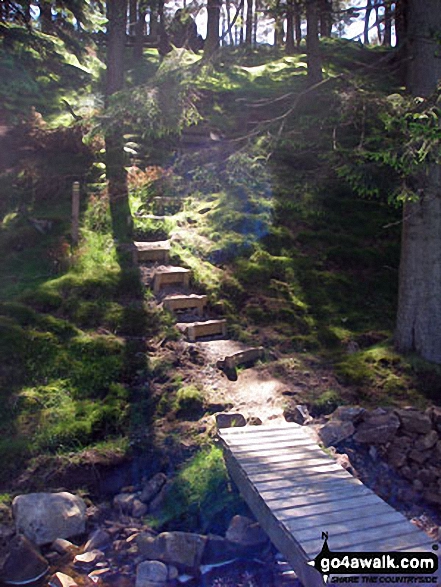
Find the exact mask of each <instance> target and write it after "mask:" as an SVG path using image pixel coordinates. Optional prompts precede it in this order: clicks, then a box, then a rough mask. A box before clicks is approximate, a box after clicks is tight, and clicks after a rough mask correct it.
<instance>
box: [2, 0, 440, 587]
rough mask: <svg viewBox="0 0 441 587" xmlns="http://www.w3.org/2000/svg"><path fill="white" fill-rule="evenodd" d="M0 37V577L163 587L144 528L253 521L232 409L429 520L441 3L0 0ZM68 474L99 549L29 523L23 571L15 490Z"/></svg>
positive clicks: (436, 458) (436, 358) (230, 580)
mask: <svg viewBox="0 0 441 587" xmlns="http://www.w3.org/2000/svg"><path fill="white" fill-rule="evenodd" d="M0 45H1V53H0V79H1V81H2V83H1V84H0V96H1V101H0V250H1V252H2V254H1V256H0V284H1V285H0V397H1V399H2V410H1V413H0V431H1V436H0V462H1V467H0V568H1V567H2V565H3V572H2V573H1V574H0V581H1V580H2V578H3V580H4V582H5V583H6V584H26V583H28V582H29V580H30V578H31V579H32V580H33V579H35V578H36V577H37V575H38V572H37V570H35V569H38V568H39V567H38V564H40V565H43V566H42V567H41V569H42V568H43V567H44V568H45V571H44V572H41V569H40V575H39V578H41V577H42V576H44V577H46V578H45V579H44V580H46V583H42V584H44V585H47V584H48V583H47V575H46V568H49V567H50V569H51V571H50V572H51V573H55V571H57V572H61V570H63V569H64V571H65V572H66V573H67V574H68V575H69V576H72V577H74V578H75V581H76V583H75V584H78V585H80V586H85V587H87V586H88V585H93V584H95V583H96V582H97V581H100V583H99V584H102V585H104V586H105V587H109V586H110V585H118V586H120V585H121V586H123V587H126V586H127V587H129V586H131V585H135V581H136V586H137V587H148V586H149V585H158V586H159V585H174V584H176V583H173V581H176V580H178V578H177V575H176V576H173V577H172V576H171V571H170V568H171V567H170V564H171V563H172V562H173V564H175V561H170V560H168V559H167V557H165V558H160V557H159V559H158V560H161V561H163V563H165V564H168V565H169V567H168V571H167V570H166V571H164V572H165V575H164V577H163V578H162V579H161V580H159V579H157V580H156V579H155V580H154V581H153V582H150V583H149V580H150V579H143V578H142V577H141V574H142V572H145V571H142V572H141V571H140V570H139V567H141V566H142V564H143V563H140V562H139V561H140V560H142V557H141V558H140V556H141V555H140V553H141V554H142V555H143V556H144V559H145V558H147V559H148V558H149V557H148V556H147V554H146V552H149V550H148V549H149V548H150V547H149V544H150V543H149V542H148V541H149V540H153V538H152V536H156V538H155V540H159V538H160V537H161V536H163V534H161V533H164V535H165V533H169V534H172V533H173V532H176V533H179V532H185V533H189V534H188V535H191V536H194V535H196V534H195V533H197V535H198V536H199V535H200V536H202V535H204V537H205V536H210V535H211V534H213V535H216V536H217V535H219V536H221V535H222V536H224V534H225V532H226V533H227V534H226V535H227V537H228V536H231V535H232V534H234V531H236V530H235V529H234V528H233V530H232V526H231V524H233V522H231V519H232V518H233V521H234V519H235V518H234V517H233V516H243V518H241V519H252V518H253V514H252V513H251V512H250V511H249V510H248V506H247V505H246V503H245V501H244V499H243V497H241V495H240V494H239V491H238V488H237V487H236V486H235V484H234V483H233V482H232V481H231V478H230V477H229V475H228V471H227V468H226V465H225V462H224V458H223V453H222V449H221V445H220V443H219V440H218V438H217V429H216V424H217V425H218V426H219V427H222V426H223V425H222V426H221V425H220V422H227V421H228V424H226V425H228V426H233V427H234V426H238V425H239V426H242V425H244V424H245V423H246V424H247V425H253V424H254V425H256V424H257V425H259V424H260V425H262V424H264V425H268V424H269V425H275V424H277V423H280V422H282V421H283V422H286V421H287V422H295V423H297V424H301V425H303V426H307V427H308V428H311V429H314V430H315V431H316V433H317V434H318V438H319V441H320V444H321V446H322V447H324V448H325V451H328V452H329V453H330V454H331V453H332V454H333V455H334V457H338V458H340V457H342V456H344V458H346V459H349V461H348V462H350V464H349V465H348V467H349V470H351V471H352V470H355V471H356V476H357V477H358V478H359V479H361V480H362V481H363V483H365V484H366V485H367V486H369V487H370V488H372V489H373V490H374V491H375V492H376V493H377V494H378V495H380V496H381V497H382V499H384V500H385V501H387V502H388V503H391V504H392V505H393V507H396V508H397V509H399V510H400V511H401V512H403V513H404V515H406V516H407V517H408V518H412V519H413V518H418V520H420V523H419V525H420V526H421V525H422V526H423V527H424V529H425V530H426V531H429V535H430V531H431V532H432V535H433V536H434V537H435V534H436V531H437V529H438V525H440V524H441V511H440V508H441V497H440V491H439V490H440V487H441V404H440V397H441V171H440V170H441V167H440V164H441V160H440V157H441V151H440V144H441V122H440V121H441V95H440V92H441V85H440V80H441V59H440V52H441V0H396V1H393V0H225V2H222V0H206V2H204V1H203V0H182V2H181V1H180V0H173V1H168V2H167V1H165V0H108V1H107V2H105V1H101V0H36V1H32V0H23V1H15V0H3V1H2V2H1V5H0ZM349 414H350V415H349ZM409 414H411V415H412V419H411V423H410V424H409V421H410V420H409V416H408V415H409ZM242 420H243V423H242ZM349 420H350V421H351V424H350V427H349V424H348V421H349ZM238 422H240V423H238ZM348 427H349V428H350V430H349V428H348ZM340 460H341V459H340ZM339 462H340V461H339ZM346 468H347V467H346ZM385 471H386V474H385ZM63 490H64V491H65V492H73V493H75V494H77V495H80V496H81V499H84V500H85V503H86V504H87V506H88V508H89V509H88V511H89V510H91V508H92V507H93V508H95V509H96V510H97V511H98V510H99V511H98V513H97V514H96V515H95V514H90V515H89V514H88V515H89V521H88V524H89V525H88V526H87V528H88V530H87V532H88V533H89V538H90V536H91V528H92V527H93V528H94V531H95V532H98V529H100V531H103V530H102V529H103V528H104V525H105V523H107V522H108V521H109V519H112V520H113V524H114V526H112V527H113V528H117V530H115V534H114V535H112V536H113V537H114V543H113V544H114V549H113V550H112V549H110V550H109V551H105V552H112V555H111V556H110V555H109V557H108V561H107V562H108V567H109V569H108V570H109V572H108V574H107V575H106V574H105V573H103V574H102V577H103V578H100V577H101V575H100V574H99V573H98V571H99V570H100V569H101V570H102V569H103V568H107V567H105V565H104V563H103V562H102V559H100V561H101V562H100V561H98V563H99V564H101V567H100V566H99V564H98V566H95V567H94V566H93V564H91V565H90V566H89V567H88V566H87V564H86V563H81V561H80V562H79V563H78V564H77V566H76V567H75V569H74V566H75V565H74V566H72V565H73V563H72V560H71V559H69V561H68V562H66V560H67V559H66V556H67V551H66V552H64V554H63V555H59V556H60V557H61V558H60V559H58V558H57V556H58V555H56V554H54V552H53V551H49V550H48V548H49V547H48V546H44V543H43V542H41V543H40V544H42V545H43V550H42V552H43V555H44V556H45V557H46V559H44V560H45V561H46V562H45V563H42V562H41V561H40V562H39V563H36V566H35V565H34V566H33V567H32V570H31V571H27V570H23V569H20V570H19V571H18V575H17V576H18V579H17V578H16V574H15V573H17V561H16V562H15V563H11V562H8V561H10V560H11V557H12V554H11V553H12V550H11V547H10V542H11V539H12V538H11V537H12V536H13V535H14V532H15V530H14V531H13V530H12V529H11V528H12V525H13V523H12V520H13V517H12V516H13V515H14V516H15V517H16V516H17V513H16V509H17V508H16V506H15V505H14V506H12V507H11V504H12V503H14V504H15V503H16V501H15V500H16V499H18V498H17V496H20V497H22V496H21V494H28V493H30V494H33V493H35V494H37V493H41V494H43V492H49V493H53V492H57V491H63ZM147 494H148V497H146V495H147ZM127 496H130V497H127ZM142 496H144V498H145V500H144V501H143V499H144V498H143V497H142ZM112 500H113V501H112ZM104 503H105V504H107V505H106V506H104V505H102V504H104ZM96 504H99V506H97V505H96ZM109 504H110V505H109ZM17 507H18V506H17ZM100 508H101V509H100ZM106 508H107V509H106ZM112 508H113V509H112ZM116 511H117V512H118V516H119V517H118V516H117V514H116V513H115V512H116ZM11 512H12V513H11ZM109 512H111V513H109ZM94 515H95V517H94ZM112 516H113V517H112ZM124 516H125V517H124ZM104 520H105V521H104ZM127 520H129V521H127ZM421 520H425V521H424V523H423V522H421ZM118 524H119V525H118ZM229 524H230V525H229ZM108 525H110V522H109V524H108ZM127 528H132V529H133V528H135V530H136V533H135V530H133V532H132V533H130V532H128V533H127V532H126V531H127ZM107 530H108V528H106V531H107ZM248 530H249V529H248ZM109 532H110V530H109ZM117 532H120V534H117ZM124 532H126V534H124ZM149 532H150V534H149ZM158 533H159V534H158ZM229 533H230V534H229ZM434 533H435V534H434ZM135 534H136V536H137V537H136V540H135ZM73 535H81V536H82V539H83V542H82V543H81V539H77V542H76V546H75V545H74V546H75V548H76V547H78V548H79V547H80V543H81V544H83V543H84V542H86V539H85V530H84V528H83V530H82V532H79V531H77V532H76V533H75V532H74V533H73ZM138 535H139V536H141V538H139V536H138ZM147 535H148V537H147ZM130 536H132V538H130ZM437 536H438V534H436V539H438V538H437ZM57 537H58V536H57ZM115 537H116V538H118V540H116V538H115ZM28 538H29V536H28ZM63 538H66V536H63ZM126 540H127V545H126V546H124V548H123V547H122V546H121V549H122V550H121V552H119V551H118V550H117V547H116V546H115V542H124V541H126ZM164 540H165V539H164ZM204 540H205V538H204ZM219 540H220V538H219ZM222 540H226V539H225V538H222ZM259 540H260V538H259ZM259 540H257V542H256V544H258V545H259V548H261V547H262V544H263V542H259ZM230 542H231V540H230ZM135 543H136V546H135ZM204 544H205V542H204ZM222 544H223V548H224V549H226V548H227V546H228V545H227V546H225V544H224V543H222ZM230 546H231V545H230ZM230 546H228V548H230ZM17 548H18V550H19V552H20V553H21V554H20V557H22V558H23V551H22V550H20V549H22V548H23V545H20V547H17ZM26 548H27V547H26ZM106 548H107V546H106ZM109 548H110V547H109ZM112 548H113V547H112ZM118 548H119V547H118ZM158 548H159V547H158ZM164 548H166V547H164ZM167 548H168V547H167ZM170 548H171V547H170ZM212 548H213V550H215V547H214V546H212ZM219 548H220V547H219ZM241 548H244V551H243V555H244V556H243V558H244V559H247V557H248V558H249V555H250V552H249V550H246V548H245V547H244V545H241ZM130 549H132V550H130ZM133 549H135V550H133ZM207 549H208V547H205V555H204V556H208V555H207V554H206V553H207ZM104 550H105V549H104ZM155 552H156V551H155ZM210 552H211V550H210ZM241 552H242V551H241ZM118 553H119V554H118ZM86 554H88V552H87V549H86ZM86 554H83V555H80V556H86ZM273 554H274V553H273ZM123 555H124V556H123ZM36 556H37V555H36ZM38 556H41V553H39V554H38ZM158 556H159V555H158ZM164 556H165V555H164ZM201 556H202V554H201ZM204 556H202V560H205V559H204ZM268 556H269V555H268ZM63 557H65V558H63ZM118 557H119V558H118ZM121 557H122V558H121ZM124 557H126V558H124ZM136 557H138V558H136ZM24 558H27V555H24ZM37 558H38V557H37ZM120 559H121V560H120ZM149 560H150V559H149ZM268 560H269V559H268ZM271 560H272V559H271ZM60 561H61V562H60ZM109 561H110V562H109ZM198 561H199V562H200V560H199V559H198ZM211 562H212V559H211V558H210V563H211ZM216 562H217V561H216ZM62 563H63V564H62ZM95 563H96V561H95ZM181 563H182V561H178V562H176V567H177V569H178V571H177V572H179V573H182V572H183V571H184V570H185V572H187V574H188V573H189V574H190V576H191V577H190V581H193V582H189V583H188V584H189V585H207V586H210V587H211V586H213V587H214V586H215V585H225V587H228V586H230V585H235V586H237V587H239V586H240V585H242V586H244V585H248V586H256V585H258V586H263V587H270V586H271V585H274V586H275V587H278V586H281V585H282V584H285V583H283V582H281V579H280V577H279V578H277V577H278V575H277V573H276V574H275V575H274V576H273V575H271V578H269V577H268V576H267V575H266V574H265V573H266V572H267V570H268V569H265V571H263V570H262V569H260V570H258V571H256V570H255V569H254V567H253V568H252V569H251V570H250V569H249V568H248V567H247V568H246V569H245V570H244V568H242V567H241V566H240V565H236V567H235V568H234V569H233V570H231V569H230V570H229V573H230V575H228V577H227V578H225V577H224V578H222V579H219V578H218V579H216V577H213V575H210V573H209V574H208V575H207V576H209V578H208V579H206V580H205V582H203V581H202V579H198V578H197V577H198V576H199V575H198V573H199V571H197V572H196V571H195V570H194V568H195V563H194V564H193V563H192V565H189V564H186V563H182V564H181ZM81 564H84V565H85V567H84V568H85V569H86V570H87V572H89V571H90V574H89V575H87V573H86V571H84V570H79V569H80V566H81ZM88 564H89V563H88ZM161 564H162V563H161ZM240 564H241V565H242V564H243V561H242V562H241V563H240ZM11 565H12V566H13V567H14V565H15V568H13V569H12V571H11ZM136 565H138V570H136ZM18 566H20V565H18ZM66 569H67V570H66ZM72 569H74V570H72ZM64 571H63V572H64ZM94 572H95V573H96V574H95V576H93V577H92V575H93V573H94ZM149 572H150V571H149ZM152 572H153V571H152ZM210 572H211V571H210ZM11 573H12V574H11ZM29 573H30V575H29ZM85 573H86V574H85ZM112 573H113V574H112ZM167 573H168V574H167ZM255 573H257V574H255ZM61 574H63V573H61ZM11 577H12V578H11ZM247 577H248V578H247ZM72 580H73V579H72ZM179 580H180V581H181V579H179ZM216 580H217V581H218V582H216ZM88 581H89V582H88ZM90 581H92V582H90ZM143 581H144V582H143ZM155 581H156V582H155ZM161 581H162V582H161ZM247 581H248V582H247ZM49 584H50V585H60V584H61V585H64V586H65V587H67V586H68V585H70V584H69V583H56V582H55V583H53V582H51V583H49ZM289 584H291V583H289ZM292 584H293V585H294V584H296V583H295V582H294V583H292ZM305 587H308V586H305Z"/></svg>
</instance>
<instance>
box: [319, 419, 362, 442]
mask: <svg viewBox="0 0 441 587" xmlns="http://www.w3.org/2000/svg"><path fill="white" fill-rule="evenodd" d="M354 432H355V428H354V425H353V424H352V422H350V421H346V422H344V421H342V420H330V421H329V422H327V423H326V424H324V425H323V426H322V427H321V428H320V429H319V430H318V435H319V438H320V440H321V441H322V443H323V444H324V446H326V447H327V446H331V445H335V444H338V443H339V442H342V441H343V440H345V439H346V438H349V437H350V436H352V435H353V434H354Z"/></svg>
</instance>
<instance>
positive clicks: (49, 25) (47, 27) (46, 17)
mask: <svg viewBox="0 0 441 587" xmlns="http://www.w3.org/2000/svg"><path fill="white" fill-rule="evenodd" d="M39 8H40V22H41V31H42V32H43V33H48V34H50V33H51V32H52V30H53V22H52V4H51V2H50V0H40V3H39Z"/></svg>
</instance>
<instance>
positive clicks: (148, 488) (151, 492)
mask: <svg viewBox="0 0 441 587" xmlns="http://www.w3.org/2000/svg"><path fill="white" fill-rule="evenodd" d="M166 481H167V475H165V474H164V473H157V474H156V475H154V476H153V477H152V478H151V479H149V481H147V483H146V484H145V485H144V487H143V489H142V491H141V494H140V496H139V499H140V500H141V501H142V502H144V503H150V502H151V500H152V499H153V498H154V497H156V495H158V493H159V492H160V491H161V489H162V488H163V487H164V485H165V483H166Z"/></svg>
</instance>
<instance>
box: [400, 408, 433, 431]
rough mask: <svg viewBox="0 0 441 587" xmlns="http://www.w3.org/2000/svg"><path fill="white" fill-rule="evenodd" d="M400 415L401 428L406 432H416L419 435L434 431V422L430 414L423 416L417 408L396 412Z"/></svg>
mask: <svg viewBox="0 0 441 587" xmlns="http://www.w3.org/2000/svg"><path fill="white" fill-rule="evenodd" d="M395 413H396V414H397V415H398V417H399V419H400V421H401V426H402V428H403V430H404V431H406V432H416V433H417V434H427V433H428V432H430V431H431V429H432V420H431V418H430V416H429V415H428V414H423V413H422V412H420V411H419V410H416V409H415V408H410V407H409V408H403V409H400V410H395Z"/></svg>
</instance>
